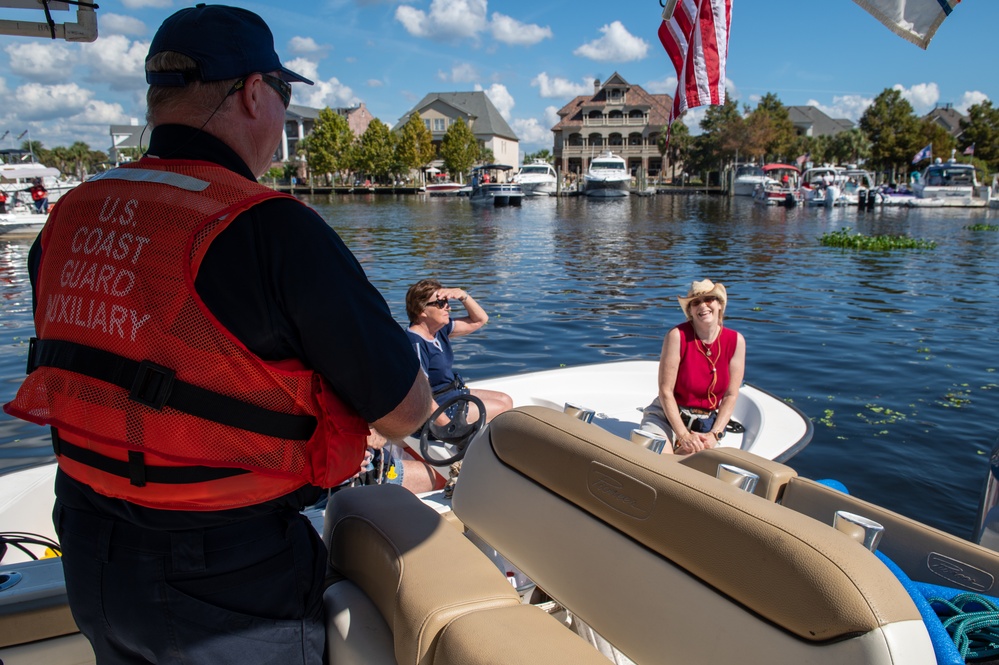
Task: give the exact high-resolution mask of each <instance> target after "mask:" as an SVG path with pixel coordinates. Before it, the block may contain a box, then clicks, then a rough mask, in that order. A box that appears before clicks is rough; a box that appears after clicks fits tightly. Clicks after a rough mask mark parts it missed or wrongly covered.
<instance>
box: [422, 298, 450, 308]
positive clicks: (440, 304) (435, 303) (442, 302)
mask: <svg viewBox="0 0 999 665" xmlns="http://www.w3.org/2000/svg"><path fill="white" fill-rule="evenodd" d="M423 306H424V307H436V308H437V309H444V308H446V307H449V305H448V303H447V298H438V299H437V300H431V301H430V302H427V303H423Z"/></svg>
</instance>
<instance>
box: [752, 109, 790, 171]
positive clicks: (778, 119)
mask: <svg viewBox="0 0 999 665" xmlns="http://www.w3.org/2000/svg"><path fill="white" fill-rule="evenodd" d="M764 118H765V119H766V120H765V121H764ZM747 122H749V123H750V124H757V125H758V126H760V128H761V129H762V130H763V131H761V132H760V136H759V140H760V142H761V143H762V146H761V147H762V154H761V156H762V157H763V159H764V160H766V161H789V160H791V159H794V158H795V157H797V155H792V153H793V152H794V147H795V144H796V143H797V139H798V137H797V134H796V133H795V131H794V123H792V122H791V117H790V116H789V115H788V112H787V107H786V106H784V104H783V103H782V102H781V101H780V98H778V97H777V95H775V94H774V93H772V92H768V93H767V94H765V95H763V98H762V99H761V100H760V102H759V104H757V105H756V108H755V109H753V112H752V113H750V114H749V117H748V118H747Z"/></svg>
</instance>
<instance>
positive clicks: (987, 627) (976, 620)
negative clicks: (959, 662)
mask: <svg viewBox="0 0 999 665" xmlns="http://www.w3.org/2000/svg"><path fill="white" fill-rule="evenodd" d="M927 601H928V602H929V603H930V605H931V606H932V607H933V610H934V611H935V612H936V613H937V616H939V617H940V620H941V622H942V623H943V626H944V628H945V629H946V630H947V633H948V634H949V635H950V636H951V638H952V639H953V640H954V646H956V647H957V650H958V651H959V652H960V654H961V657H962V658H964V659H965V660H968V659H972V660H978V659H985V658H994V657H996V656H999V604H997V603H996V602H994V601H992V600H990V599H988V598H986V597H984V596H980V595H978V594H976V593H961V594H958V595H956V596H954V597H953V598H951V599H950V600H947V599H946V598H927Z"/></svg>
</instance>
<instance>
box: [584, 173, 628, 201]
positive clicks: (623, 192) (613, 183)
mask: <svg viewBox="0 0 999 665" xmlns="http://www.w3.org/2000/svg"><path fill="white" fill-rule="evenodd" d="M630 185H631V181H630V179H629V180H595V179H591V178H586V180H585V183H584V187H583V194H585V195H586V196H592V197H598V198H614V197H624V196H628V195H629V194H630V193H631V192H630V191H629V189H630Z"/></svg>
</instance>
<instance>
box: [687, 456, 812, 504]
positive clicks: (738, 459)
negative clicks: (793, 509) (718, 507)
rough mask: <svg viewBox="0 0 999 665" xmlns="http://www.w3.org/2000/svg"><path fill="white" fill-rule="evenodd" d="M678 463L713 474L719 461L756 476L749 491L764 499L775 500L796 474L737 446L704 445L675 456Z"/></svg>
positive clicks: (787, 467) (779, 464)
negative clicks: (694, 450)
mask: <svg viewBox="0 0 999 665" xmlns="http://www.w3.org/2000/svg"><path fill="white" fill-rule="evenodd" d="M679 459H680V464H683V465H684V466H689V467H690V468H692V469H697V470H698V471H700V472H701V473H706V474H708V475H709V476H714V475H715V474H716V473H717V471H718V465H719V464H729V465H732V466H735V467H738V468H740V469H743V470H745V471H749V472H750V473H754V474H756V475H757V476H758V477H759V480H758V481H757V483H756V488H755V489H754V490H753V494H755V495H756V496H759V497H762V498H764V499H766V500H767V501H777V500H778V499H779V498H780V496H781V494H782V493H783V492H784V487H785V486H786V485H787V483H788V481H789V480H790V479H791V478H794V477H795V476H797V475H798V473H797V472H796V471H795V470H794V469H792V468H791V467H789V466H787V465H786V464H781V463H780V462H774V461H773V460H768V459H765V458H763V457H760V456H759V455H754V454H752V453H749V452H746V451H745V450H740V449H738V448H708V449H706V450H701V451H699V452H696V453H694V454H693V455H687V456H686V457H682V458H679Z"/></svg>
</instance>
